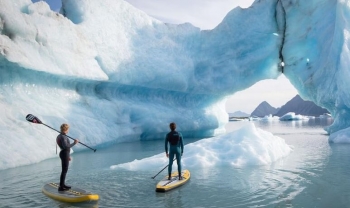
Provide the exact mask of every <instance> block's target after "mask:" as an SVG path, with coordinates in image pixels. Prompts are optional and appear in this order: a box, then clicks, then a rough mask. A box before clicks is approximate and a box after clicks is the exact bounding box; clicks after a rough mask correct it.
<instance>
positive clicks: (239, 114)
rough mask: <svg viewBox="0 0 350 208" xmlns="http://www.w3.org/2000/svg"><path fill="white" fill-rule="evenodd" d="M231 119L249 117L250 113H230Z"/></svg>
mask: <svg viewBox="0 0 350 208" xmlns="http://www.w3.org/2000/svg"><path fill="white" fill-rule="evenodd" d="M228 115H229V117H230V118H231V117H249V114H248V113H244V112H242V111H236V112H234V113H229V114H228Z"/></svg>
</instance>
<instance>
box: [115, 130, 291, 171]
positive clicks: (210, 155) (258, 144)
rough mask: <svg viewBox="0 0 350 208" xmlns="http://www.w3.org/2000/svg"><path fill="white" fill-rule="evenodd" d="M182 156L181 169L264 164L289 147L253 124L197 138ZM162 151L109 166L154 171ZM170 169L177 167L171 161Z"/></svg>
mask: <svg viewBox="0 0 350 208" xmlns="http://www.w3.org/2000/svg"><path fill="white" fill-rule="evenodd" d="M184 149H185V151H184V154H183V156H182V157H181V165H182V166H183V168H185V169H186V168H198V167H201V168H208V167H215V166H233V167H244V166H252V165H267V164H270V163H272V162H275V161H277V160H279V159H281V158H283V157H285V156H287V155H288V154H289V153H290V152H291V151H292V148H291V147H290V146H289V145H287V144H286V143H285V141H284V139H282V138H280V137H277V136H274V135H273V134H272V133H270V132H267V131H264V130H262V129H259V128H256V127H255V125H254V124H253V123H249V124H247V125H245V126H244V127H242V128H240V129H238V130H236V131H234V132H230V133H227V134H224V135H221V136H217V137H214V138H208V139H203V140H199V141H197V142H194V143H191V144H188V145H186V146H185V147H184ZM168 161H169V159H168V158H167V157H166V156H165V153H161V154H158V155H154V156H152V157H148V158H144V159H141V160H134V161H132V162H128V163H123V164H118V165H112V166H111V167H110V168H111V169H120V168H122V169H126V170H130V171H139V170H156V169H160V168H162V167H161V166H160V165H162V164H167V163H168ZM173 170H177V164H176V163H174V167H173Z"/></svg>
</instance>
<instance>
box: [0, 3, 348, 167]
mask: <svg viewBox="0 0 350 208" xmlns="http://www.w3.org/2000/svg"><path fill="white" fill-rule="evenodd" d="M62 5H63V6H62V8H61V12H60V13H56V12H54V11H51V10H50V8H49V6H48V5H47V4H46V3H45V2H44V1H40V2H37V3H32V2H31V1H30V0H16V1H13V0H0V74H1V76H0V112H1V113H2V114H1V115H2V116H1V117H0V129H1V134H0V146H1V147H2V149H1V151H0V169H5V168H10V167H16V166H19V165H26V164H31V163H35V162H39V161H42V160H44V159H47V158H50V157H55V156H56V155H55V151H52V149H54V144H55V143H54V138H55V137H56V132H54V131H51V130H50V129H48V128H45V127H44V126H42V125H37V124H29V123H28V122H27V121H25V116H26V115H27V114H28V113H31V114H34V115H36V116H38V117H39V118H40V119H41V120H42V121H43V122H44V123H46V124H48V125H50V126H52V127H54V128H56V129H58V128H59V126H60V125H61V124H62V123H69V124H70V125H71V131H70V133H71V136H73V137H77V138H79V139H80V140H81V141H82V142H83V143H85V144H88V145H90V146H96V145H105V144H109V143H115V142H124V141H131V140H150V139H160V138H163V135H164V134H165V133H166V132H167V130H168V124H169V123H170V122H176V123H178V128H179V130H180V131H182V132H183V134H184V136H185V137H187V138H189V137H192V138H206V137H211V136H215V135H219V134H221V133H223V132H224V126H225V124H226V123H227V121H228V115H227V113H226V112H225V107H224V106H225V98H226V96H228V95H232V94H233V93H235V92H237V91H240V90H243V89H246V88H248V87H250V86H252V85H253V84H255V83H256V82H258V81H260V80H264V79H275V78H277V77H278V76H279V75H280V74H281V72H282V68H281V67H280V66H281V64H280V63H281V61H282V59H283V62H284V68H283V73H284V74H285V75H286V77H287V78H288V79H289V80H290V81H291V83H292V84H293V85H294V86H295V87H296V89H297V90H298V91H299V94H300V95H301V96H302V98H303V99H304V100H311V101H314V102H315V103H316V104H318V105H319V106H321V107H324V108H327V109H328V110H329V111H330V112H331V114H332V117H333V118H334V119H335V121H334V124H333V125H332V126H331V127H329V128H328V129H327V130H328V132H329V133H334V132H337V131H339V130H341V129H346V128H348V127H350V119H348V118H349V117H350V93H349V92H350V90H349V84H348V83H349V81H350V72H349V67H348V66H349V65H350V64H349V60H350V57H349V50H348V48H349V42H348V40H349V34H350V33H349V28H350V25H349V15H348V14H349V13H350V12H349V11H350V10H349V7H350V6H349V4H348V3H347V1H343V0H342V1H334V0H309V1H302V0H260V1H256V2H255V3H254V4H253V5H252V6H251V7H250V8H248V9H241V8H235V9H233V10H232V11H230V12H229V13H228V14H227V16H226V17H225V18H224V20H223V21H222V22H221V23H220V24H219V25H218V26H217V27H216V28H214V29H213V30H203V31H201V30H200V29H199V28H196V27H194V26H192V25H191V24H181V25H171V24H164V23H162V22H160V21H158V20H156V19H154V18H152V17H149V16H148V15H147V14H146V13H144V12H142V11H140V10H138V9H136V8H134V7H133V6H131V5H130V4H129V3H127V2H125V1H123V0H103V1H97V0H63V1H62ZM342 132H343V133H344V131H342ZM341 141H342V142H350V139H348V140H344V139H342V140H341ZM18 144H21V145H18ZM76 148H77V150H79V148H84V147H82V146H77V147H76ZM38 149H40V151H38ZM28 152H30V156H28ZM8 155H11V157H9V156H8Z"/></svg>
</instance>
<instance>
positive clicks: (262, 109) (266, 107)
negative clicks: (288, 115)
mask: <svg viewBox="0 0 350 208" xmlns="http://www.w3.org/2000/svg"><path fill="white" fill-rule="evenodd" d="M278 110H279V108H274V107H272V106H271V105H270V104H269V103H268V102H266V101H264V102H262V103H260V104H259V105H258V107H256V108H255V110H254V111H253V112H252V113H251V114H250V116H258V117H264V116H266V115H269V114H272V115H274V114H275V113H277V112H278Z"/></svg>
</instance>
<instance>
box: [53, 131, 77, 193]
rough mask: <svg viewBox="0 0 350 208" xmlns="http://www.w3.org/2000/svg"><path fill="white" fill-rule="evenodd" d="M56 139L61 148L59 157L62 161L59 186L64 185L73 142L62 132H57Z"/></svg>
mask: <svg viewBox="0 0 350 208" xmlns="http://www.w3.org/2000/svg"><path fill="white" fill-rule="evenodd" d="M56 141H57V144H58V146H59V147H60V148H61V152H60V158H61V162H62V172H61V177H60V187H64V186H65V180H66V175H67V172H68V166H69V154H70V148H71V147H73V146H74V145H75V143H72V144H70V142H69V139H68V137H67V136H66V135H65V134H64V133H61V134H59V135H58V136H57V139H56Z"/></svg>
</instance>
